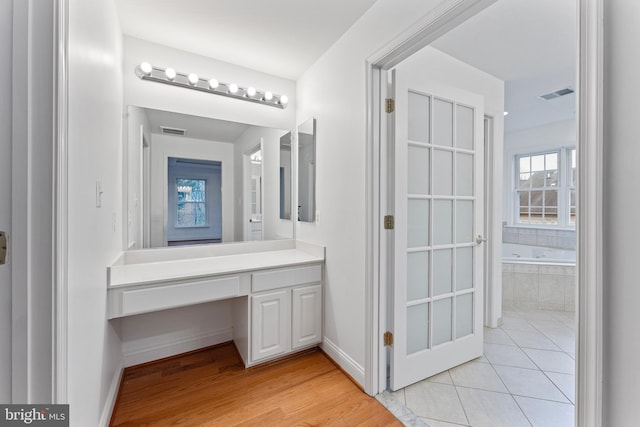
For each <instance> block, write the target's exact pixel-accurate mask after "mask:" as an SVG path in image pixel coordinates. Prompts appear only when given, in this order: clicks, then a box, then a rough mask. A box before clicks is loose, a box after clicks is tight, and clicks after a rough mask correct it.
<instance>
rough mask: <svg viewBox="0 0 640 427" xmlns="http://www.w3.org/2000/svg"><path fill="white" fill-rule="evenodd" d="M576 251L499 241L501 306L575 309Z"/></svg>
mask: <svg viewBox="0 0 640 427" xmlns="http://www.w3.org/2000/svg"><path fill="white" fill-rule="evenodd" d="M575 274H576V252H575V251H573V250H565V249H554V248H545V247H541V246H528V245H517V244H513V243H503V244H502V307H503V309H507V310H511V309H515V310H556V311H574V310H575V295H576V276H575Z"/></svg>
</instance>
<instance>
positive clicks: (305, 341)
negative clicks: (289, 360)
mask: <svg viewBox="0 0 640 427" xmlns="http://www.w3.org/2000/svg"><path fill="white" fill-rule="evenodd" d="M291 337H292V338H291V340H292V343H291V347H292V348H293V349H296V348H300V347H305V346H308V345H312V344H317V343H319V342H320V341H322V286H321V285H313V286H305V287H302V288H295V289H293V310H292V315H291Z"/></svg>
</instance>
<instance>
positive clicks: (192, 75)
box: [187, 73, 200, 86]
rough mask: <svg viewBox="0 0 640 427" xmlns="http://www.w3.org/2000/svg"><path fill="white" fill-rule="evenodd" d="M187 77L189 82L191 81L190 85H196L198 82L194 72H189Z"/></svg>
mask: <svg viewBox="0 0 640 427" xmlns="http://www.w3.org/2000/svg"><path fill="white" fill-rule="evenodd" d="M187 78H188V79H189V83H191V84H192V85H194V86H195V85H196V84H198V81H199V80H200V78H199V77H198V75H197V74H195V73H191V74H189V76H188V77H187Z"/></svg>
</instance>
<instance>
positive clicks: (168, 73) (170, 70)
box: [164, 68, 176, 80]
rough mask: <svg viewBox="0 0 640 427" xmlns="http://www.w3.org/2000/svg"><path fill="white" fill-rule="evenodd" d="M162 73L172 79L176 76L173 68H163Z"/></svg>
mask: <svg viewBox="0 0 640 427" xmlns="http://www.w3.org/2000/svg"><path fill="white" fill-rule="evenodd" d="M164 74H165V75H166V76H167V78H168V79H169V80H173V79H175V78H176V70H174V69H173V68H167V69H166V70H164Z"/></svg>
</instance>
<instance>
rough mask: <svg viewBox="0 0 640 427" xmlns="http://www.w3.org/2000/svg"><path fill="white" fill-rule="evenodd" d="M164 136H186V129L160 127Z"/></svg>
mask: <svg viewBox="0 0 640 427" xmlns="http://www.w3.org/2000/svg"><path fill="white" fill-rule="evenodd" d="M160 130H161V131H162V134H163V135H173V136H184V134H185V133H187V130H186V129H178V128H171V127H168V126H160Z"/></svg>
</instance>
